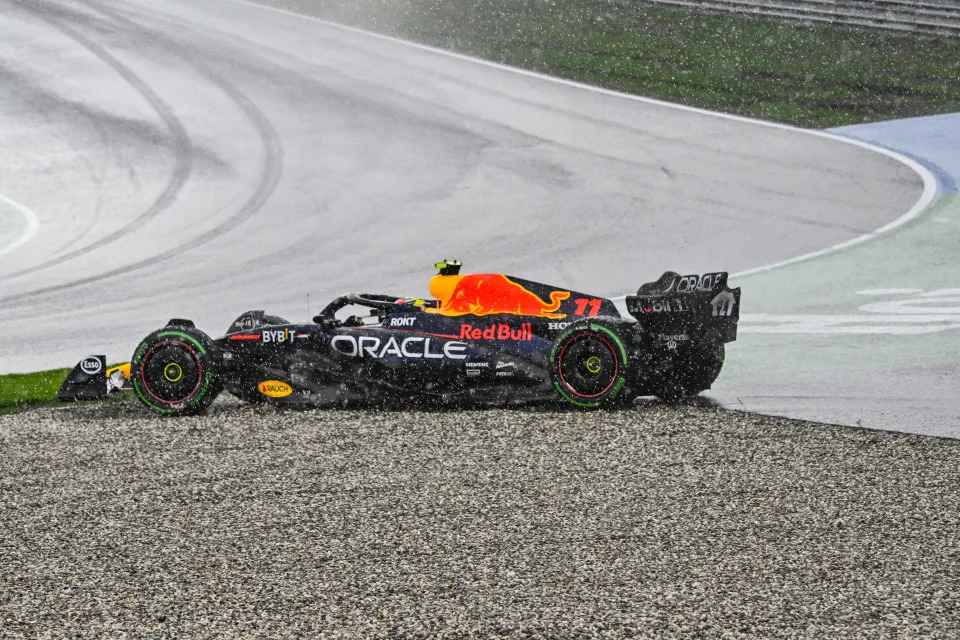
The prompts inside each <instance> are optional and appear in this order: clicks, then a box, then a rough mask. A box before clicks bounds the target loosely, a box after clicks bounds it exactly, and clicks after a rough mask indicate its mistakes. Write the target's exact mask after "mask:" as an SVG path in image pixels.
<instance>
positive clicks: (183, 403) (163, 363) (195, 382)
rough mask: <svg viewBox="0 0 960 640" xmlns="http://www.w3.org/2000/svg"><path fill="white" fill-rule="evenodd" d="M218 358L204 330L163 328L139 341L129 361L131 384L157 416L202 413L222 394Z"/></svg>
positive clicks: (178, 327)
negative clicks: (158, 414)
mask: <svg viewBox="0 0 960 640" xmlns="http://www.w3.org/2000/svg"><path fill="white" fill-rule="evenodd" d="M216 355H217V352H216V347H215V346H214V344H213V341H212V340H211V339H210V337H209V336H207V334H205V333H203V332H202V331H199V330H197V329H195V328H193V327H184V326H168V327H164V328H163V329H159V330H157V331H154V332H153V333H151V334H150V335H148V336H147V337H146V338H144V339H143V340H142V341H141V342H140V345H139V346H138V347H137V350H136V351H135V352H134V355H133V359H132V360H131V361H130V381H131V384H132V385H133V389H134V391H135V392H136V394H137V397H139V398H140V401H141V402H143V404H145V405H146V406H147V407H149V408H150V409H151V410H153V411H155V412H157V413H160V414H162V415H170V416H176V415H190V414H195V413H200V412H201V411H203V410H204V409H206V408H207V407H209V406H210V403H212V402H213V401H214V400H215V399H216V397H217V395H218V394H219V393H220V389H221V382H220V377H219V375H218V372H217V366H216V365H217V357H216Z"/></svg>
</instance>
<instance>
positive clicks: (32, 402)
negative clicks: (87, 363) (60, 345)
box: [0, 369, 70, 415]
mask: <svg viewBox="0 0 960 640" xmlns="http://www.w3.org/2000/svg"><path fill="white" fill-rule="evenodd" d="M68 373H70V369H53V370H51V371H40V372H38V373H12V374H8V375H4V376H0V415H3V414H7V413H15V412H17V411H20V410H21V409H25V408H27V407H31V406H37V405H44V404H52V403H54V402H56V401H57V390H58V389H60V385H61V384H62V383H63V381H64V379H65V378H66V377H67V374H68Z"/></svg>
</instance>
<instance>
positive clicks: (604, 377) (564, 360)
mask: <svg viewBox="0 0 960 640" xmlns="http://www.w3.org/2000/svg"><path fill="white" fill-rule="evenodd" d="M557 368H558V372H559V374H560V382H561V383H562V384H563V386H564V387H565V388H566V389H567V390H568V391H569V392H570V393H572V394H575V395H576V396H578V397H580V398H596V397H599V396H602V395H603V394H605V393H607V392H608V391H609V390H610V389H611V388H612V387H613V385H614V384H615V383H616V381H617V376H618V374H619V373H620V361H619V359H618V358H617V353H616V351H615V350H614V348H613V345H612V344H610V342H609V341H608V340H607V339H606V338H604V337H603V336H599V335H595V334H592V333H587V334H580V335H577V336H573V337H572V338H570V339H569V340H568V341H567V342H566V344H564V345H563V348H562V349H561V350H560V355H559V357H558V363H557Z"/></svg>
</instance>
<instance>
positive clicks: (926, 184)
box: [229, 0, 937, 297]
mask: <svg viewBox="0 0 960 640" xmlns="http://www.w3.org/2000/svg"><path fill="white" fill-rule="evenodd" d="M229 1H230V2H235V3H238V4H244V5H247V6H249V7H256V8H258V9H261V10H263V11H270V12H273V13H279V14H283V15H287V16H293V17H296V18H300V19H302V20H309V21H312V22H317V23H319V24H322V25H325V26H327V27H331V28H334V29H340V30H342V31H347V32H349V33H356V34H359V35H363V36H366V37H369V38H375V39H377V40H383V41H386V42H393V43H395V44H399V45H402V46H405V47H410V48H413V49H419V50H421V51H429V52H431V53H435V54H438V55H442V56H447V57H449V58H455V59H457V60H463V61H465V62H470V63H472V64H478V65H483V66H485V67H492V68H494V69H500V70H502V71H507V72H510V73H515V74H518V75H522V76H527V77H530V78H538V79H540V80H545V81H547V82H555V83H557V84H563V85H567V86H570V87H577V88H578V89H583V90H586V91H593V92H595V93H602V94H605V95H608V96H613V97H617V98H623V99H625V100H634V101H636V102H643V103H646V104H653V105H657V106H661V107H667V108H670V109H677V110H678V111H689V112H691V113H698V114H701V115H706V116H712V117H714V118H723V119H726V120H735V121H737V122H746V123H750V124H756V125H759V126H764V127H771V128H774V129H783V130H786V131H797V132H800V133H804V134H806V135H810V136H817V137H820V138H829V139H831V140H837V141H839V142H843V143H845V144H852V145H854V146H857V147H861V148H863V149H868V150H870V151H873V152H875V153H879V154H881V155H885V156H887V157H889V158H893V159H894V160H897V161H899V162H901V163H903V164H905V165H906V166H908V167H910V168H911V169H913V171H915V172H916V173H917V175H919V176H920V179H921V180H923V193H921V194H920V198H919V199H918V200H917V201H916V202H915V203H914V205H913V206H912V207H910V210H909V211H907V212H906V213H904V214H903V215H901V216H900V217H899V218H897V219H896V220H894V221H892V222H890V223H888V224H886V225H884V226H882V227H880V228H879V229H877V230H876V231H871V232H869V233H865V234H863V235H862V236H857V237H856V238H852V239H850V240H845V241H843V242H840V243H838V244H835V245H833V246H830V247H827V248H825V249H819V250H817V251H812V252H810V253H805V254H803V255H799V256H796V257H793V258H789V259H787V260H781V261H780V262H773V263H770V264H765V265H761V266H759V267H754V268H752V269H747V270H746V271H740V272H739V273H734V274H731V276H730V277H732V278H739V277H743V276H749V275H753V274H755V273H763V272H765V271H770V270H772V269H777V268H779V267H783V266H786V265H789V264H796V263H798V262H803V261H805V260H810V259H812V258H819V257H821V256H825V255H827V254H829V253H833V252H835V251H840V250H842V249H847V248H849V247H852V246H854V245H858V244H861V243H863V242H866V241H868V240H873V239H874V238H876V237H878V236H880V235H883V234H885V233H889V232H891V231H893V230H894V229H897V228H899V227H902V226H903V225H905V224H907V223H908V222H910V221H911V220H913V219H914V218H916V217H917V216H919V215H920V214H921V213H922V212H923V211H924V209H926V208H927V206H928V205H929V204H930V203H931V202H932V201H933V198H934V196H935V195H936V193H937V180H936V178H934V176H933V173H931V172H930V171H929V170H928V169H927V168H926V167H924V166H923V165H921V164H920V163H919V162H916V161H915V160H912V159H910V158H908V157H906V156H904V155H902V154H900V153H897V152H896V151H891V150H890V149H884V148H883V147H879V146H877V145H873V144H870V143H868V142H862V141H860V140H854V139H852V138H845V137H843V136H840V135H837V134H835V133H829V132H826V131H817V130H815V129H803V128H801V127H794V126H792V125H789V124H781V123H779V122H769V121H767V120H758V119H756V118H747V117H744V116H737V115H732V114H728V113H719V112H717V111H709V110H707V109H700V108H697V107H688V106H686V105H682V104H675V103H673V102H666V101H664V100H657V99H656V98H645V97H643V96H637V95H632V94H629V93H623V92H620V91H614V90H612V89H604V88H602V87H594V86H592V85H589V84H584V83H582V82H575V81H573V80H566V79H564V78H557V77H554V76H548V75H544V74H542V73H537V72H536V71H528V70H526V69H519V68H517V67H511V66H509V65H505V64H501V63H499V62H491V61H489V60H483V59H481V58H474V57H473V56H468V55H464V54H462V53H455V52H453V51H447V50H446V49H439V48H437V47H431V46H429V45H425V44H420V43H418V42H410V41H409V40H401V39H400V38H394V37H392V36H386V35H383V34H381V33H374V32H373V31H367V30H365V29H358V28H356V27H349V26H347V25H344V24H339V23H336V22H330V21H329V20H324V19H322V18H318V17H316V16H311V15H307V14H303V13H297V12H295V11H290V10H288V9H280V8H278V7H270V6H266V5H262V4H258V3H256V2H251V1H250V0H229ZM621 297H622V296H621Z"/></svg>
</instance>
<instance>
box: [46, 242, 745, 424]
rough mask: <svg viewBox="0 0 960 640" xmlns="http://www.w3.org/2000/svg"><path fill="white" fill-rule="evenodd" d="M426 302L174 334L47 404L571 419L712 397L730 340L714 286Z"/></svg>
mask: <svg viewBox="0 0 960 640" xmlns="http://www.w3.org/2000/svg"><path fill="white" fill-rule="evenodd" d="M437 268H439V269H440V272H439V273H438V274H437V275H436V276H434V277H433V279H432V280H431V281H430V292H431V295H432V296H434V298H433V299H429V300H428V299H414V298H401V297H398V296H391V295H381V294H365V293H361V294H348V295H345V296H341V297H339V298H337V299H336V300H334V301H332V302H331V303H330V304H328V305H327V306H326V308H324V309H323V311H321V312H320V314H319V315H318V316H316V317H314V318H313V322H312V323H310V324H295V323H291V322H288V321H286V320H284V319H283V318H279V317H276V316H271V315H268V314H266V313H264V312H263V311H248V312H246V313H244V314H242V315H241V316H240V317H239V318H237V319H236V320H235V321H234V322H233V324H231V325H230V328H229V329H227V333H226V335H224V336H223V337H222V338H217V339H215V340H214V339H211V338H210V337H209V336H208V335H207V334H206V333H204V332H202V331H200V330H199V329H197V328H196V327H195V326H194V324H193V322H191V321H189V320H178V319H175V320H171V321H170V322H168V323H167V325H166V326H165V327H163V328H162V329H158V330H157V331H154V332H153V333H151V334H150V335H148V336H147V337H146V338H144V339H143V341H142V342H141V343H140V344H139V346H138V347H137V348H136V350H135V351H134V354H133V358H132V359H131V361H130V363H129V364H127V365H121V366H119V367H114V368H112V369H107V368H106V359H105V357H104V356H91V357H88V358H85V359H83V360H82V361H81V362H80V363H79V364H78V365H77V366H76V367H75V368H74V370H73V371H72V372H71V373H70V375H69V376H68V377H67V379H66V381H65V382H64V383H63V386H62V387H61V389H60V399H61V400H64V401H69V400H88V399H96V398H103V397H107V396H110V395H113V394H114V393H116V392H117V391H118V390H120V389H131V390H132V391H133V393H135V394H136V396H137V397H138V398H139V399H140V400H141V401H142V402H143V404H145V405H146V406H147V407H149V408H150V409H152V410H153V411H156V412H157V413H161V414H166V415H182V414H193V413H198V412H200V411H203V410H204V409H205V408H206V407H208V406H209V405H210V403H211V402H213V401H214V399H215V398H216V397H217V395H218V394H219V393H220V392H221V391H223V390H226V391H229V392H230V393H232V394H233V395H235V396H237V397H239V398H241V399H243V400H246V401H249V402H256V403H276V404H284V405H301V406H304V405H306V406H317V407H343V406H384V405H386V406H397V405H411V404H415V405H420V406H424V405H426V406H445V405H446V406H449V405H456V406H478V405H479V406H483V405H509V404H521V403H532V402H549V401H554V402H561V403H568V404H570V405H574V406H576V407H582V408H590V409H592V408H599V407H607V406H611V405H615V404H620V403H628V402H630V401H631V400H633V399H634V398H635V397H637V396H640V395H655V396H660V397H662V398H664V399H668V400H675V399H678V398H681V397H683V396H689V395H695V394H697V393H700V392H701V391H704V390H705V389H709V388H710V386H711V384H713V381H714V380H715V379H716V377H717V375H718V374H719V373H720V369H721V367H722V366H723V361H724V344H725V343H727V342H731V341H733V340H735V339H736V336H737V320H738V317H739V310H740V289H739V288H735V289H731V288H729V287H728V286H727V274H726V273H723V272H720V273H707V274H704V275H687V276H681V275H679V274H677V273H673V272H667V273H664V274H663V276H661V277H660V279H659V280H657V281H656V282H650V283H648V284H645V285H643V286H641V287H640V289H639V290H638V291H637V295H635V296H627V297H626V308H627V311H628V312H629V314H630V316H632V318H631V317H624V316H622V315H621V314H620V312H619V311H618V310H617V307H616V306H615V304H614V303H613V301H612V300H609V299H606V298H601V297H597V296H591V295H588V294H584V293H579V292H576V291H571V290H569V289H561V288H557V287H551V286H548V285H544V284H540V283H537V282H531V281H528V280H523V279H521V278H514V277H511V276H506V275H502V274H467V275H462V274H461V273H460V263H459V262H456V261H453V260H448V261H444V262H440V263H438V264H437Z"/></svg>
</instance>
